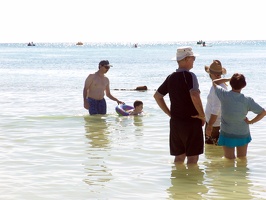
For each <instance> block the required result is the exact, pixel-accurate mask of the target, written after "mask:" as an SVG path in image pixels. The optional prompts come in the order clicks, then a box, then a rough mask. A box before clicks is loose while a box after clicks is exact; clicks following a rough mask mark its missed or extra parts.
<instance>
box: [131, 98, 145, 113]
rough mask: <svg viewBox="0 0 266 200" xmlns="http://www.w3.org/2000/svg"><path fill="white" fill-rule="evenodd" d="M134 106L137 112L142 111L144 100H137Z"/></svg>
mask: <svg viewBox="0 0 266 200" xmlns="http://www.w3.org/2000/svg"><path fill="white" fill-rule="evenodd" d="M133 106H134V108H135V110H136V111H137V112H141V111H142V109H143V102H142V101H139V100H136V101H135V102H134V104H133Z"/></svg>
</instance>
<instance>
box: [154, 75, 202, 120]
mask: <svg viewBox="0 0 266 200" xmlns="http://www.w3.org/2000/svg"><path fill="white" fill-rule="evenodd" d="M191 89H196V90H198V80H197V77H196V76H195V74H193V73H192V72H189V71H178V70H177V72H174V73H172V74H171V75H169V76H168V77H167V78H166V79H165V81H164V82H163V83H162V85H161V86H160V87H159V88H158V90H157V92H159V93H160V94H161V95H163V96H165V95H166V94H168V93H169V98H170V102H171V106H170V112H171V117H172V118H178V119H191V116H193V115H198V112H197V110H196V108H195V107H194V104H193V102H192V100H191V97H190V90H191Z"/></svg>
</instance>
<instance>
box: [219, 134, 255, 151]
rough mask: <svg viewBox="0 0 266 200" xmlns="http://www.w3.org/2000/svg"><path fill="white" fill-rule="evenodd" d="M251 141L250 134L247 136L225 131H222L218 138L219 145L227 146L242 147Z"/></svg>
mask: <svg viewBox="0 0 266 200" xmlns="http://www.w3.org/2000/svg"><path fill="white" fill-rule="evenodd" d="M250 142H251V136H250V134H247V135H246V136H241V135H238V136H236V135H233V134H228V133H226V132H224V131H221V132H220V137H219V140H218V145H219V146H226V147H231V148H233V147H241V146H244V145H246V144H248V143H250Z"/></svg>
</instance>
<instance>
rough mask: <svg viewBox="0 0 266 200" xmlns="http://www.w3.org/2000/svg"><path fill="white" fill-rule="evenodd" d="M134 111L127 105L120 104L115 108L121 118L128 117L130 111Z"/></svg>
mask: <svg viewBox="0 0 266 200" xmlns="http://www.w3.org/2000/svg"><path fill="white" fill-rule="evenodd" d="M132 109H134V107H132V106H129V105H126V104H119V105H118V106H116V107H115V111H116V112H117V114H118V115H121V116H128V115H129V113H128V111H129V110H132Z"/></svg>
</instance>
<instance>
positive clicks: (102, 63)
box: [99, 60, 113, 67]
mask: <svg viewBox="0 0 266 200" xmlns="http://www.w3.org/2000/svg"><path fill="white" fill-rule="evenodd" d="M100 65H101V66H109V67H113V65H110V64H109V61H108V60H102V61H101V62H99V66H100Z"/></svg>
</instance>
